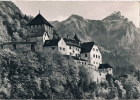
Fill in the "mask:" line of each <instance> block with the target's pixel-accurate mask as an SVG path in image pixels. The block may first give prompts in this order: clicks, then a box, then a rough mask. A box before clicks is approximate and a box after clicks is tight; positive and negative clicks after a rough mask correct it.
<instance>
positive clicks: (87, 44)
mask: <svg viewBox="0 0 140 100" xmlns="http://www.w3.org/2000/svg"><path fill="white" fill-rule="evenodd" d="M94 44H95V43H94V42H85V43H82V47H81V53H88V52H90V51H91V49H92V47H93V46H94Z"/></svg>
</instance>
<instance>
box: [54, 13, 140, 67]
mask: <svg viewBox="0 0 140 100" xmlns="http://www.w3.org/2000/svg"><path fill="white" fill-rule="evenodd" d="M52 24H53V25H54V27H55V29H56V30H57V32H58V34H59V35H60V36H63V37H66V36H67V35H70V37H71V38H72V37H73V36H74V34H77V35H78V36H79V37H80V38H81V40H83V41H95V42H96V43H97V44H98V45H99V46H100V48H101V51H102V54H103V55H104V59H103V61H104V62H109V63H111V64H112V65H113V66H123V67H126V66H132V65H134V66H136V67H137V68H139V67H140V66H139V61H140V55H139V50H140V45H139V43H140V33H139V29H138V28H137V27H136V26H135V25H134V24H133V22H132V21H129V20H128V19H127V18H125V17H124V16H123V15H121V12H120V11H115V12H113V13H112V14H111V15H109V16H107V17H106V18H104V19H102V20H89V19H84V18H83V17H81V16H78V15H71V16H70V17H69V18H68V19H66V20H64V21H62V22H58V21H55V22H53V23H52ZM113 55H115V56H113ZM116 57H117V58H116ZM110 58H111V59H110ZM120 59H121V60H120ZM116 60H119V61H118V62H117V63H116Z"/></svg>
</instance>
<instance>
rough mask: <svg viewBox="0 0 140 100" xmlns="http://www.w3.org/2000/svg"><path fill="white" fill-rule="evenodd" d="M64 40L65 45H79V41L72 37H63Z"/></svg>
mask: <svg viewBox="0 0 140 100" xmlns="http://www.w3.org/2000/svg"><path fill="white" fill-rule="evenodd" d="M64 41H65V43H66V44H67V45H70V46H76V47H81V43H80V42H78V41H75V40H73V39H69V38H64Z"/></svg>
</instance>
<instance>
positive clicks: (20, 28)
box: [0, 1, 31, 43]
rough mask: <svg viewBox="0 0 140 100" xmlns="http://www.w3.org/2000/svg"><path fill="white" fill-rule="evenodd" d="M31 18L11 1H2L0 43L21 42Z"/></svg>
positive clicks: (0, 6)
mask: <svg viewBox="0 0 140 100" xmlns="http://www.w3.org/2000/svg"><path fill="white" fill-rule="evenodd" d="M30 19H31V18H30V17H29V16H26V15H24V14H23V13H22V12H21V11H20V9H19V8H18V7H17V6H16V5H15V4H14V3H13V2H11V1H0V42H1V43H2V42H8V41H21V40H22V38H24V35H25V34H26V29H25V25H26V24H27V22H28V21H30Z"/></svg>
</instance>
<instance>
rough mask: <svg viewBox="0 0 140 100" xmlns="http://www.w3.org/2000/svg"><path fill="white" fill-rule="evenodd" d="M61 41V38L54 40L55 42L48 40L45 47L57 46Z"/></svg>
mask: <svg viewBox="0 0 140 100" xmlns="http://www.w3.org/2000/svg"><path fill="white" fill-rule="evenodd" d="M59 41H60V38H59V39H53V40H46V41H45V43H44V45H43V46H44V47H47V46H57V45H58V42H59Z"/></svg>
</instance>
